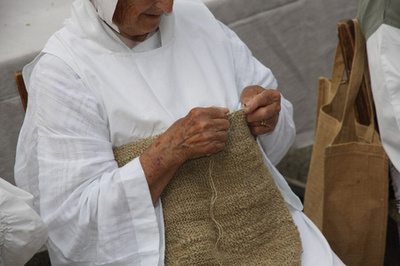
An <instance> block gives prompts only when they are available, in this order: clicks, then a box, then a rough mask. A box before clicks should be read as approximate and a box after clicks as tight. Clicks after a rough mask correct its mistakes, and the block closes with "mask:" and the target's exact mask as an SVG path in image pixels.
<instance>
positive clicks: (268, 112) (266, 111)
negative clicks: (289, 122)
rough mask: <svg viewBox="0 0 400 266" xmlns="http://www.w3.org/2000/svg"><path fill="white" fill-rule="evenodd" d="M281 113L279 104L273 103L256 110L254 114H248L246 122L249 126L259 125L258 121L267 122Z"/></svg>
mask: <svg viewBox="0 0 400 266" xmlns="http://www.w3.org/2000/svg"><path fill="white" fill-rule="evenodd" d="M280 111H281V105H280V102H279V103H273V104H271V105H267V106H264V107H261V108H258V109H257V110H255V111H254V112H252V113H250V114H248V115H247V116H246V121H247V123H248V124H251V125H254V126H256V125H260V121H262V120H269V119H271V118H272V117H274V116H277V115H279V113H280Z"/></svg>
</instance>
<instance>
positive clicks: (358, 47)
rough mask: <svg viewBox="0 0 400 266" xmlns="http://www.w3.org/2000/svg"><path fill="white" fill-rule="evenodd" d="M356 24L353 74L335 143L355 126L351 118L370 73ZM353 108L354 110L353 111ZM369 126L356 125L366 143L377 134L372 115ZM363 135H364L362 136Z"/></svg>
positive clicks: (361, 38)
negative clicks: (350, 126)
mask: <svg viewBox="0 0 400 266" xmlns="http://www.w3.org/2000/svg"><path fill="white" fill-rule="evenodd" d="M353 23H354V35H355V37H354V39H355V49H354V58H353V62H352V65H351V72H350V76H349V85H348V89H347V91H346V98H345V104H344V108H343V113H342V118H341V119H340V130H339V131H338V133H337V135H336V136H335V138H334V141H333V143H339V142H340V137H341V136H342V135H343V134H344V133H345V132H344V131H343V130H347V129H348V127H346V126H347V125H354V123H356V122H355V121H354V119H353V118H354V116H351V114H352V111H353V110H354V108H355V103H356V99H357V96H358V93H359V92H360V88H361V84H362V82H363V77H364V76H365V74H366V73H368V66H367V61H366V48H365V40H364V36H363V34H362V32H361V28H360V26H359V24H358V21H357V20H355V19H354V20H353ZM352 108H353V110H352ZM369 120H370V121H369V125H367V126H365V125H359V124H358V123H356V129H358V130H356V132H355V134H356V135H357V137H358V138H361V139H363V140H364V141H366V142H369V143H371V142H373V140H374V134H375V123H374V119H373V117H372V115H370V116H369ZM360 127H364V129H363V130H359V129H360ZM360 133H362V134H360Z"/></svg>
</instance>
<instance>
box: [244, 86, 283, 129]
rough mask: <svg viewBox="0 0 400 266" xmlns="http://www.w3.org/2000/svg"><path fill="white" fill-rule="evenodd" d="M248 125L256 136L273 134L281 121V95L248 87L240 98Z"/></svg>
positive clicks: (257, 87) (273, 91)
mask: <svg viewBox="0 0 400 266" xmlns="http://www.w3.org/2000/svg"><path fill="white" fill-rule="evenodd" d="M240 101H241V103H242V108H244V113H245V114H246V117H247V118H246V119H247V124H248V126H249V128H250V132H251V133H252V134H253V135H254V136H258V135H262V134H265V133H268V132H272V131H273V130H274V129H275V127H276V124H277V123H278V120H279V113H280V111H281V94H280V93H279V92H278V91H277V90H272V89H270V90H266V89H264V88H263V87H261V86H248V87H246V88H245V89H244V90H243V91H242V95H241V96H240Z"/></svg>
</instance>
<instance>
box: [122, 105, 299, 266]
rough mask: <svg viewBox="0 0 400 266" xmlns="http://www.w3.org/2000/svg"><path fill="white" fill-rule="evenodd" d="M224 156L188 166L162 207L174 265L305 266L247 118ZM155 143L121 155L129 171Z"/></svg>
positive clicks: (237, 120) (232, 117) (235, 119)
mask: <svg viewBox="0 0 400 266" xmlns="http://www.w3.org/2000/svg"><path fill="white" fill-rule="evenodd" d="M228 118H229V121H230V123H231V127H230V129H229V138H228V140H227V143H226V147H225V148H224V150H223V151H221V152H219V153H217V154H214V155H212V156H210V157H205V158H200V159H196V160H191V161H188V162H186V163H185V164H184V165H182V166H181V168H180V169H179V170H178V172H177V173H176V175H175V176H174V178H173V179H172V181H171V182H170V183H169V185H168V186H167V188H166V190H165V191H164V193H163V195H162V197H161V199H162V204H163V211H164V221H165V230H166V232H165V235H166V236H165V237H166V254H165V260H166V264H167V265H300V264H301V259H300V258H301V253H302V247H301V240H300V236H299V232H298V230H297V228H296V225H295V224H294V222H293V219H292V217H291V214H290V212H289V210H288V207H287V205H286V203H285V201H284V199H283V197H282V195H281V193H280V191H279V190H278V189H277V186H276V184H275V182H274V180H273V177H272V176H271V174H270V172H269V170H268V168H267V167H266V166H265V164H264V161H263V157H262V154H261V151H260V150H259V147H258V145H257V143H256V142H255V140H254V138H253V137H252V136H251V133H250V131H249V129H248V127H247V124H246V120H245V115H244V113H243V111H237V112H234V113H231V114H229V115H228ZM155 138H156V137H151V138H147V139H144V140H142V141H139V142H136V143H133V144H128V145H125V146H122V147H120V148H118V149H115V150H114V153H115V158H116V160H117V161H118V162H119V165H120V166H122V165H124V164H125V163H126V162H128V161H130V160H132V159H133V158H135V157H137V156H139V155H140V154H141V153H142V152H143V150H144V149H145V148H147V147H148V146H149V145H150V144H151V143H152V142H153V141H154V139H155Z"/></svg>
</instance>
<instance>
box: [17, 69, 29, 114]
mask: <svg viewBox="0 0 400 266" xmlns="http://www.w3.org/2000/svg"><path fill="white" fill-rule="evenodd" d="M14 77H15V82H16V83H17V88H18V92H19V96H20V97H21V103H22V106H23V107H24V110H25V111H26V107H27V105H28V92H27V90H26V87H25V82H24V78H23V77H22V70H18V71H17V72H15V74H14Z"/></svg>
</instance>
